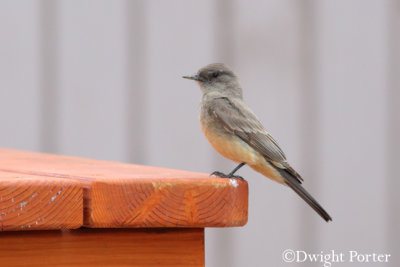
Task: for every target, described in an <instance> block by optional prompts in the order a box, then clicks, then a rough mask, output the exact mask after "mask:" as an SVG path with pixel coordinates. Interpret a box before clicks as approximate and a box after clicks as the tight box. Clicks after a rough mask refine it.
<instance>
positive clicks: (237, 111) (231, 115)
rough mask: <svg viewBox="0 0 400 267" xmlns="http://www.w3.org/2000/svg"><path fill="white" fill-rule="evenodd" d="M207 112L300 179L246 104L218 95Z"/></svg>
mask: <svg viewBox="0 0 400 267" xmlns="http://www.w3.org/2000/svg"><path fill="white" fill-rule="evenodd" d="M208 112H209V114H210V115H212V116H214V117H215V118H216V119H217V120H218V121H219V122H220V123H221V124H222V125H223V127H224V128H225V129H226V130H227V131H229V132H231V133H232V134H235V135H236V136H238V137H239V138H241V139H242V140H243V141H245V142H246V143H247V144H249V145H250V146H251V147H253V148H254V149H255V150H257V151H258V152H260V153H261V154H262V155H263V156H264V157H265V158H266V159H267V160H268V161H270V162H271V163H272V164H274V165H275V166H276V167H278V168H280V169H285V170H286V171H288V172H289V173H290V174H292V175H293V176H294V177H295V178H296V179H297V180H299V182H301V181H302V178H301V176H300V175H299V174H298V173H297V172H296V171H295V170H294V169H293V168H292V167H291V166H290V165H289V163H287V161H286V156H285V154H284V153H283V151H282V149H281V148H280V147H279V145H278V143H277V142H276V141H275V140H274V138H273V137H272V136H271V135H270V134H269V133H268V132H267V131H266V130H265V128H264V127H263V126H262V124H261V123H260V121H259V120H258V119H257V117H256V116H255V115H254V113H253V112H252V111H251V110H250V109H249V108H248V107H247V106H244V105H243V104H242V103H237V102H233V101H231V100H230V99H228V98H227V97H220V98H216V99H214V100H213V102H212V104H211V105H210V106H209V110H208Z"/></svg>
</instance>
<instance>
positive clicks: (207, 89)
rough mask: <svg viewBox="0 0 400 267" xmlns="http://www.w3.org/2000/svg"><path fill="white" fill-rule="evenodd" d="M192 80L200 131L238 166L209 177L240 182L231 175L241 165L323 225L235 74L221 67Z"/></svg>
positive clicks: (205, 70)
mask: <svg viewBox="0 0 400 267" xmlns="http://www.w3.org/2000/svg"><path fill="white" fill-rule="evenodd" d="M183 78H185V79H191V80H195V81H196V82H197V83H198V84H199V86H200V89H201V91H202V98H201V102H200V125H201V129H202V131H203V133H204V135H205V136H206V138H207V139H208V141H209V142H210V144H211V145H212V147H213V148H214V149H215V150H216V151H217V152H218V153H220V154H221V155H222V156H224V157H225V158H228V159H230V160H232V161H234V162H236V163H239V164H238V165H237V167H235V168H234V169H233V170H232V171H231V172H230V173H229V174H224V173H222V172H219V171H215V172H213V173H211V175H215V176H218V177H222V178H238V179H243V178H242V177H241V176H238V175H235V173H236V172H237V171H238V170H239V169H240V168H241V167H243V166H244V165H248V166H250V167H251V168H252V169H254V170H255V171H257V172H259V173H261V174H262V175H264V176H266V177H268V178H270V179H272V180H274V181H276V182H278V183H280V184H283V185H286V186H288V187H290V188H291V189H293V191H295V192H296V193H297V194H298V195H299V196H300V197H301V198H302V199H303V200H304V201H305V202H306V203H307V204H308V205H310V207H311V208H313V209H314V210H315V211H316V212H317V213H318V214H319V215H320V216H321V217H322V218H323V219H324V220H325V221H326V222H329V221H332V217H331V216H330V215H329V214H328V213H327V212H326V211H325V210H324V208H322V206H321V205H320V204H319V203H318V202H317V201H316V200H315V199H314V198H313V197H312V196H311V195H310V194H309V193H308V192H307V191H306V189H305V188H304V187H303V186H302V182H303V178H302V177H301V176H300V174H299V173H298V172H296V171H295V170H294V168H292V166H291V165H290V164H289V163H288V161H287V159H286V155H285V154H284V152H283V151H282V149H281V148H280V147H279V145H278V143H277V142H276V141H275V139H274V138H273V137H272V136H271V135H270V133H269V132H268V131H267V130H266V129H265V128H264V126H263V125H262V124H261V122H260V120H259V119H258V118H257V116H256V115H255V114H254V112H253V111H252V110H251V109H250V107H249V106H248V105H247V104H246V103H245V102H244V100H243V93H242V87H241V85H240V83H239V80H238V77H237V76H236V75H235V73H234V72H233V71H232V70H231V69H230V68H229V67H228V66H226V65H225V64H223V63H213V64H209V65H207V66H205V67H202V68H201V69H200V70H199V71H198V72H197V73H196V74H194V75H188V76H183Z"/></svg>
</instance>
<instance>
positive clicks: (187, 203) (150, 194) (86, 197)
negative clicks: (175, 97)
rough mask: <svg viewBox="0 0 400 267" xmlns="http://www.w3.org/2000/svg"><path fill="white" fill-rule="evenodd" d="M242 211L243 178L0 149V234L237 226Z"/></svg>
mask: <svg viewBox="0 0 400 267" xmlns="http://www.w3.org/2000/svg"><path fill="white" fill-rule="evenodd" d="M32 196H35V197H32ZM50 200H53V201H50ZM12 201H14V202H12ZM247 206H248V185H247V182H245V181H242V180H237V179H222V178H211V177H209V176H208V174H203V173H195V172H188V171H182V170H172V169H165V168H155V167H150V166H140V165H133V164H125V163H117V162H107V161H100V160H93V159H83V158H77V157H68V156H57V155H50V154H39V153H33V152H26V151H16V150H9V149H0V211H1V217H0V223H1V225H2V230H3V231H6V230H34V229H35V230H38V229H63V228H69V229H73V228H78V227H80V226H86V227H92V228H144V227H145V228H149V227H155V228H157V227H185V228H188V227H200V228H202V227H227V226H242V225H244V224H245V223H246V222H247ZM21 207H22V210H23V214H21V212H19V213H18V208H20V209H21ZM42 215H46V216H42Z"/></svg>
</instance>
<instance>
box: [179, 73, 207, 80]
mask: <svg viewBox="0 0 400 267" xmlns="http://www.w3.org/2000/svg"><path fill="white" fill-rule="evenodd" d="M182 78H185V79H189V80H195V81H202V79H201V77H200V76H199V75H197V74H194V75H190V76H182Z"/></svg>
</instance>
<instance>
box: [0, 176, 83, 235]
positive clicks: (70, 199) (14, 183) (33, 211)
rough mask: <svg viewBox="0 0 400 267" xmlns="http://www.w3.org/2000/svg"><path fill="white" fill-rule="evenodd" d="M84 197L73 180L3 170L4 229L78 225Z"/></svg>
mask: <svg viewBox="0 0 400 267" xmlns="http://www.w3.org/2000/svg"><path fill="white" fill-rule="evenodd" d="M82 199H83V190H82V187H81V186H80V184H79V183H78V182H76V181H73V180H66V179H57V178H49V177H41V176H34V175H26V174H15V173H7V172H0V224H1V230H2V231H11V230H30V229H38V230H39V229H64V228H68V229H74V228H79V227H81V226H82V223H83V213H82V208H83V205H82V203H83V202H82Z"/></svg>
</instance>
